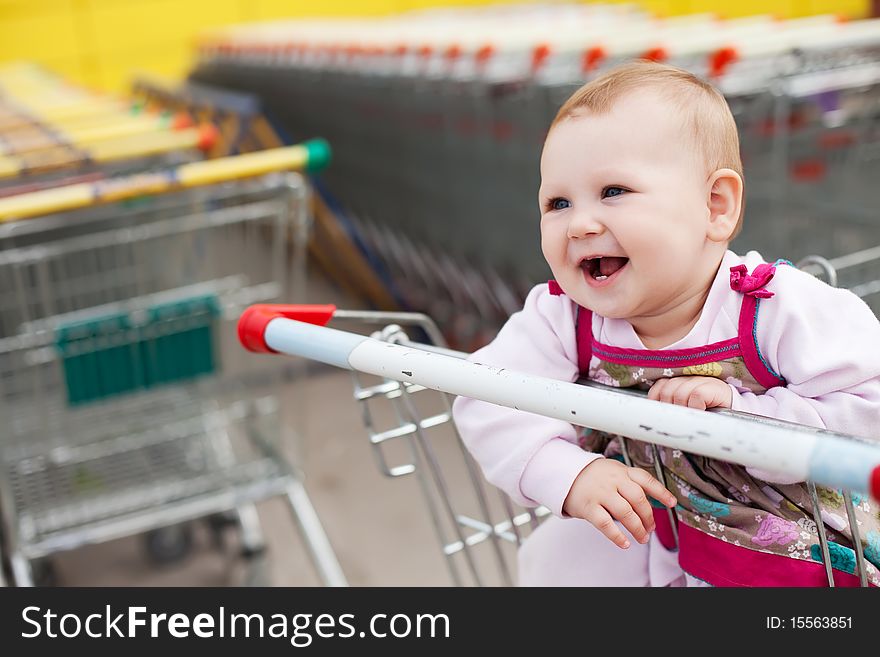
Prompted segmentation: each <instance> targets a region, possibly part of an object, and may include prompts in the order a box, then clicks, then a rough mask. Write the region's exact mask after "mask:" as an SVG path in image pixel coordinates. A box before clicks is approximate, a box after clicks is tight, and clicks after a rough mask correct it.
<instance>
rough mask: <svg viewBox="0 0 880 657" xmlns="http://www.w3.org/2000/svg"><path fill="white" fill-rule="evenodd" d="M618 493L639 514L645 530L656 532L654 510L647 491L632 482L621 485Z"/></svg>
mask: <svg viewBox="0 0 880 657" xmlns="http://www.w3.org/2000/svg"><path fill="white" fill-rule="evenodd" d="M617 492H618V493H620V494H621V496H623V498H624V499H625V500H626V501H627V502H629V504H630V506H631V507H632V508H633V511H635V512H636V513H638V514H639V518H641V519H642V525H643V526H644V527H645V529H646V530H647V531H648V532H652V531H654V509H653V507H652V506H651V503H650V502H649V501H648V498H647V497H646V496H645V491H644V490H643V489H642V487H641V486H639V485H638V484H637V483H636V482H634V481H632V480H630V481H627V482H624V483H622V484H620V485H619V486H618V488H617Z"/></svg>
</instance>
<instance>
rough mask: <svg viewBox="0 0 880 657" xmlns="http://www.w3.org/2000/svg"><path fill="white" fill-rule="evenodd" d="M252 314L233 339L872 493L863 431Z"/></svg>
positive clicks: (879, 481)
mask: <svg viewBox="0 0 880 657" xmlns="http://www.w3.org/2000/svg"><path fill="white" fill-rule="evenodd" d="M257 308H258V309H259V308H260V307H259V306H257ZM269 308H273V307H269ZM254 312H255V314H258V313H262V314H261V316H260V317H259V318H258V319H254V318H253V317H249V318H244V317H243V318H242V321H243V322H246V323H248V324H250V323H251V322H253V325H252V326H249V327H248V328H245V329H242V328H241V326H240V327H239V334H240V335H242V334H244V335H246V336H248V340H249V341H248V342H245V339H244V338H243V339H242V342H243V343H245V346H247V347H248V348H253V347H252V346H251V345H252V344H253V342H256V340H251V331H255V330H258V328H259V326H262V327H263V328H262V329H261V330H262V331H263V339H264V341H265V342H264V344H265V346H266V349H265V351H269V352H276V353H283V354H289V355H294V356H302V357H305V358H310V359H313V360H318V361H321V362H323V363H328V364H330V365H335V366H336V367H341V368H344V369H352V370H357V371H359V372H365V373H367V374H374V375H376V376H381V377H385V378H388V379H394V380H396V381H403V382H408V383H415V384H419V385H422V386H425V387H426V388H431V389H433V390H439V391H441V392H446V393H449V394H453V395H461V396H463V397H470V398H473V399H479V400H482V401H486V402H489V403H492V404H498V405H501V406H508V407H510V408H515V409H517V410H520V411H527V412H530V413H537V414H540V415H544V416H547V417H550V418H554V419H558V420H562V421H563V422H566V423H571V424H576V425H579V426H588V427H590V428H593V429H597V430H599V431H606V432H608V433H614V434H620V435H623V436H628V437H630V438H635V439H636V440H643V441H646V442H650V443H656V444H658V445H662V446H664V447H670V448H673V449H681V450H682V451H686V452H692V453H696V454H701V455H703V456H707V457H709V458H715V459H720V460H723V461H731V462H734V463H739V464H740V465H744V466H747V467H753V468H760V469H761V470H764V471H769V472H777V473H780V474H783V475H786V476H789V477H797V478H798V479H799V480H801V481H806V480H811V481H816V482H819V483H822V484H825V485H827V486H832V487H836V488H844V489H847V490H855V491H867V492H870V493H871V494H872V496H873V497H874V498H876V499H878V500H880V444H877V443H873V442H870V441H866V440H864V439H860V438H855V437H853V436H846V435H843V434H838V433H833V432H829V431H824V430H823V431H818V430H815V429H812V428H810V427H803V426H800V425H796V424H790V425H789V424H783V423H773V424H767V423H762V422H761V421H760V419H755V420H752V419H749V418H744V417H731V416H728V415H726V414H722V413H707V412H705V411H697V410H695V409H691V408H686V407H683V406H676V405H673V404H667V403H663V402H658V401H653V400H649V399H647V398H643V397H636V396H631V395H624V394H621V393H620V392H619V391H614V390H603V389H597V388H592V387H587V386H581V385H577V384H575V383H567V382H565V381H558V380H555V379H548V378H544V377H538V376H531V375H529V374H525V373H522V372H517V371H515V370H510V369H506V368H500V367H491V366H488V365H481V364H479V363H474V362H469V361H466V360H462V359H460V358H455V357H452V356H447V355H444V354H440V353H436V352H429V351H425V350H423V349H418V348H415V347H412V346H404V345H399V344H392V343H389V342H383V341H381V340H377V339H374V338H368V337H365V336H363V335H359V334H356V333H349V332H346V331H339V330H336V329H331V328H327V327H322V326H315V325H313V324H307V323H304V322H300V321H296V320H293V319H287V318H286V317H285V316H284V315H283V314H282V313H280V312H276V313H275V314H274V315H270V311H269V310H266V309H265V308H264V309H263V310H258V311H254ZM327 319H329V316H327ZM318 323H321V322H318ZM257 344H259V343H257ZM255 350H257V351H260V350H263V349H262V348H258V349H255Z"/></svg>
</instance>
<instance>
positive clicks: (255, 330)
mask: <svg viewBox="0 0 880 657" xmlns="http://www.w3.org/2000/svg"><path fill="white" fill-rule="evenodd" d="M335 312H336V306H334V305H332V304H287V305H285V304H256V305H253V306H250V307H248V308H247V309H246V310H245V311H244V312H243V313H242V314H241V317H240V318H239V320H238V340H239V342H241V344H242V346H243V347H244V348H245V349H247V350H248V351H255V352H258V353H276V350H274V349H272V348H271V347H269V346H268V345H267V344H266V337H265V335H266V327H267V326H268V324H269V322H271V321H272V320H273V319H278V318H286V319H293V320H297V321H300V322H305V323H307V324H316V325H318V326H325V325H326V324H327V322H329V321H330V318H331V317H333V313H335ZM318 360H320V359H318ZM342 367H346V366H345V365H343V366H342Z"/></svg>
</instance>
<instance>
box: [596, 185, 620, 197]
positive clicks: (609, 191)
mask: <svg viewBox="0 0 880 657" xmlns="http://www.w3.org/2000/svg"><path fill="white" fill-rule="evenodd" d="M625 191H626V190H625V189H624V188H623V187H614V186H613V185H612V186H611V187H606V188H605V189H603V190H602V198H609V197H612V196H620V195H621V194H623V193H624V192H625Z"/></svg>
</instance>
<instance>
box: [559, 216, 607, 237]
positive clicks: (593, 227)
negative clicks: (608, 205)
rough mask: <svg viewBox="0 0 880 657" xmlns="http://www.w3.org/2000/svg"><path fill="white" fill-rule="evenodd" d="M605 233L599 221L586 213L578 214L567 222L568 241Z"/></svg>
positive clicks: (603, 225)
mask: <svg viewBox="0 0 880 657" xmlns="http://www.w3.org/2000/svg"><path fill="white" fill-rule="evenodd" d="M604 231H605V224H604V223H602V221H601V219H599V218H598V217H596V216H595V215H592V214H590V213H588V212H578V213H577V214H575V215H574V216H572V218H571V221H569V222H568V237H569V239H580V238H582V237H586V236H587V235H598V234H601V233H603V232H604Z"/></svg>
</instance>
